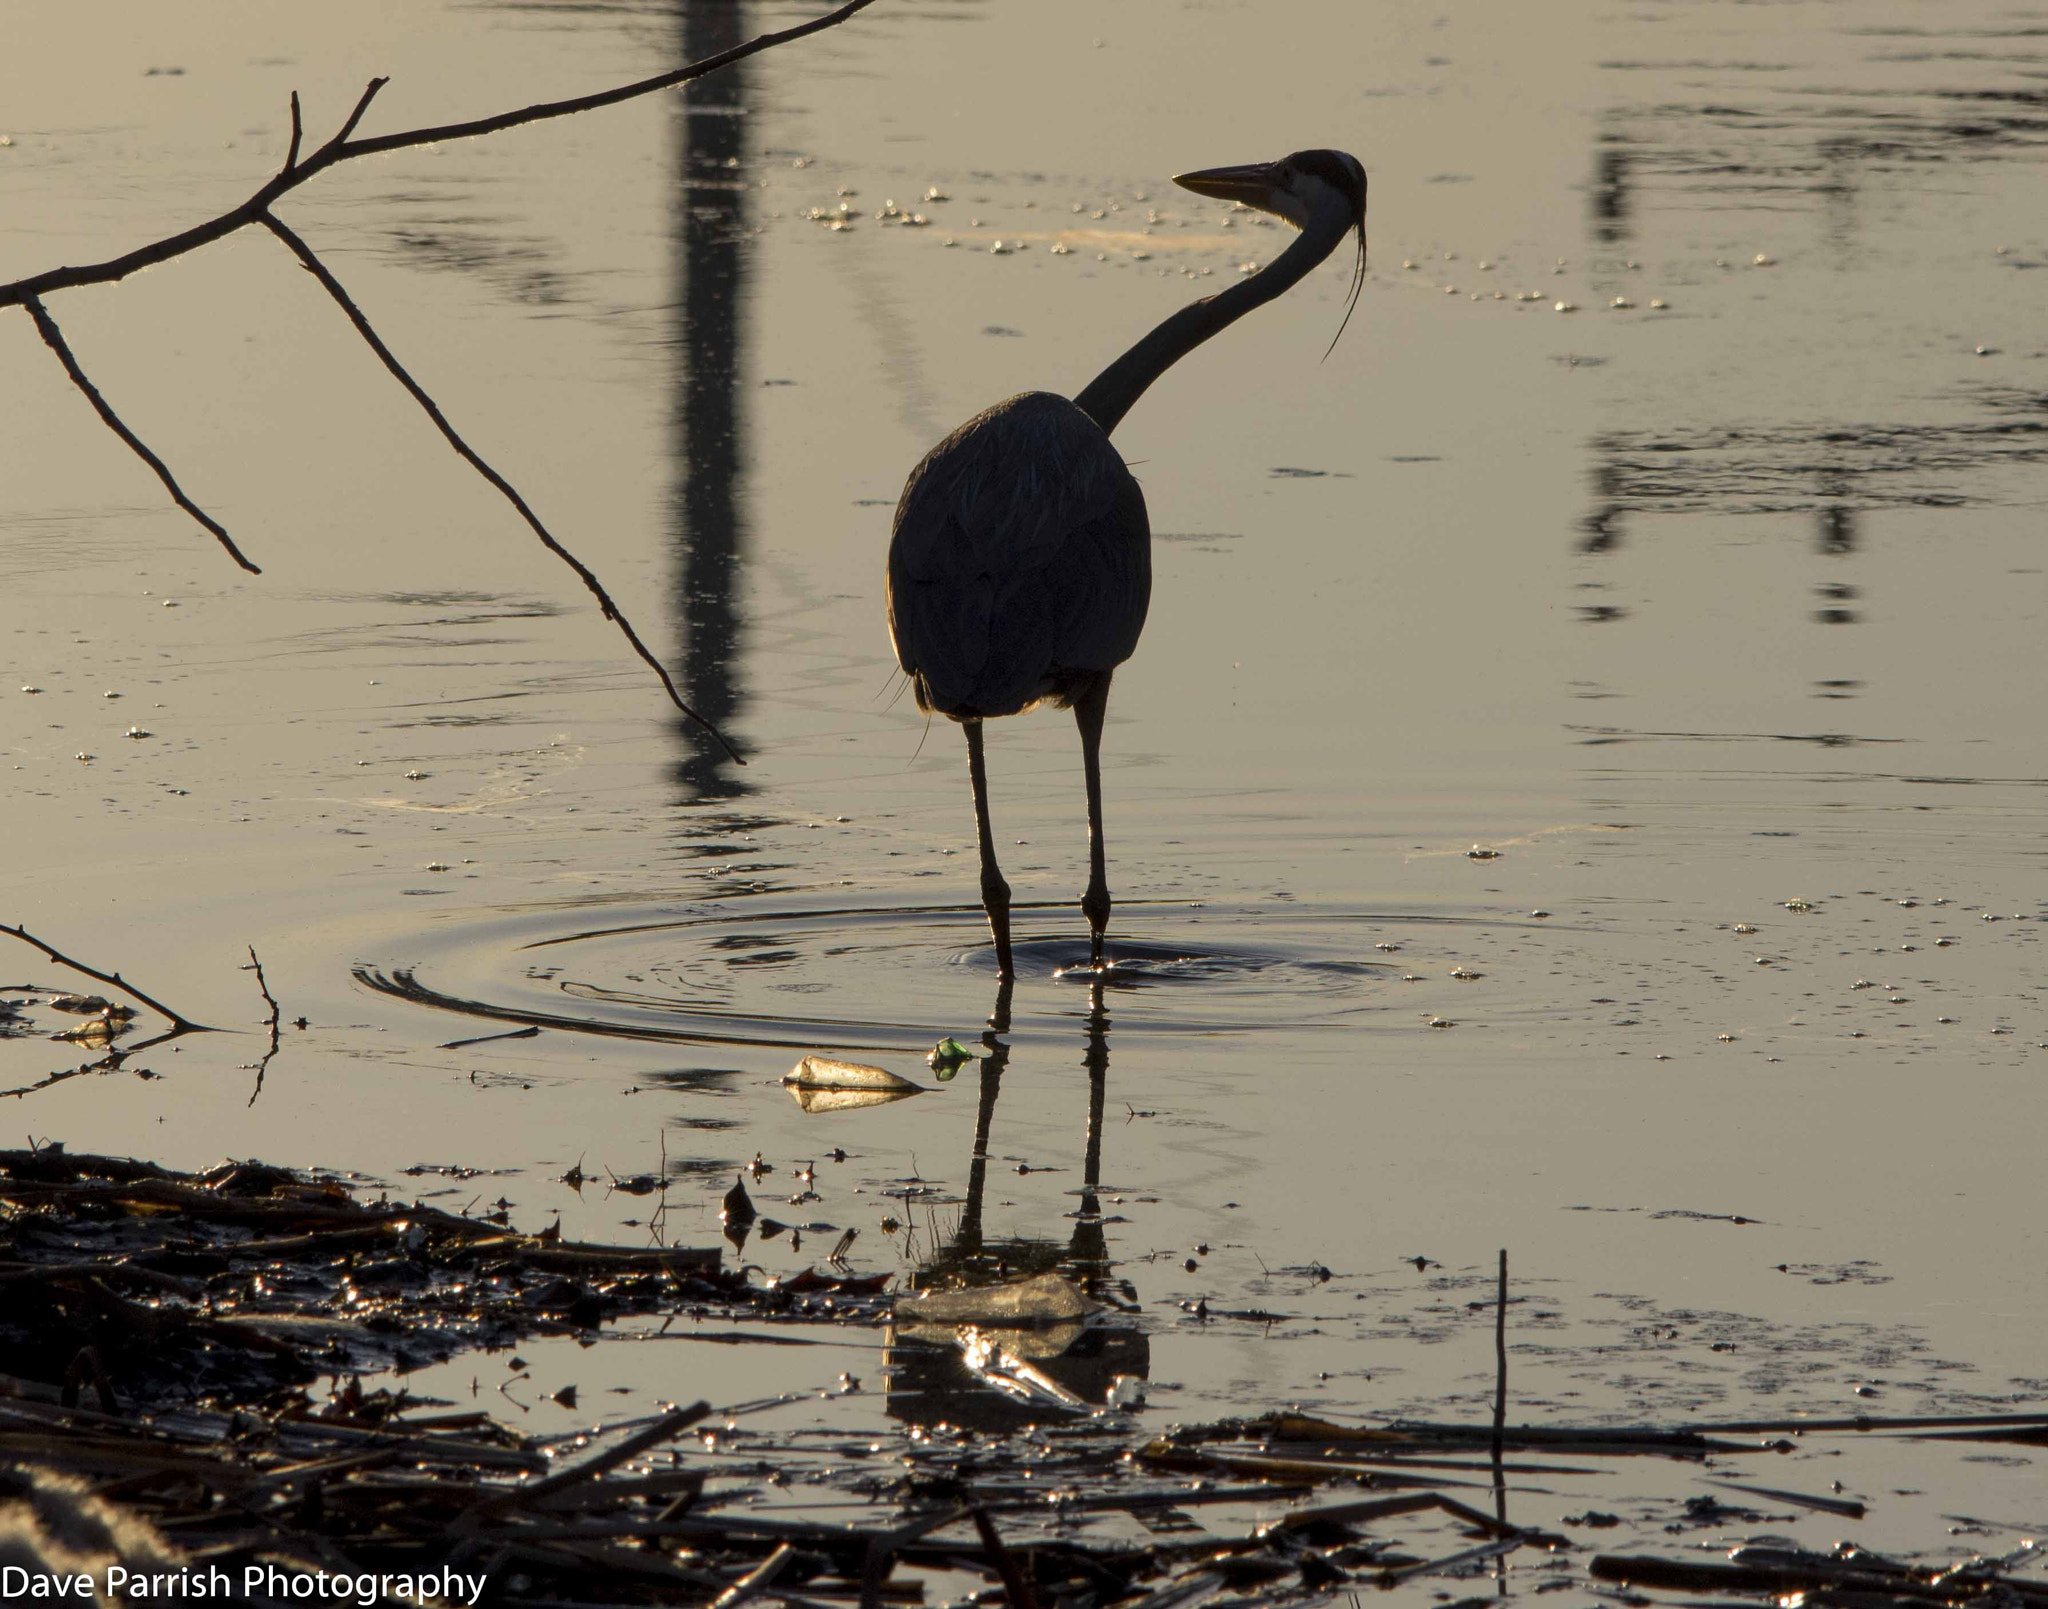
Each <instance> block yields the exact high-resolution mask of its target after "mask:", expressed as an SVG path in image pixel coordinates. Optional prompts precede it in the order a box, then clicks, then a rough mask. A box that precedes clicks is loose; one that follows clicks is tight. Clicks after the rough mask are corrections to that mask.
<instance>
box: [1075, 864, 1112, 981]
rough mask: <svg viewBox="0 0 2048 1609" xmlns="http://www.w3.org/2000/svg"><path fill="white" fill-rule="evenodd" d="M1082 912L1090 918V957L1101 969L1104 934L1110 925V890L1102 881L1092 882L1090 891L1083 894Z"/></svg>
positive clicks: (1089, 886) (1092, 962) (1098, 968)
mask: <svg viewBox="0 0 2048 1609" xmlns="http://www.w3.org/2000/svg"><path fill="white" fill-rule="evenodd" d="M1081 914H1082V915H1083V916H1085V917H1087V918H1088V958H1089V961H1090V963H1091V964H1092V965H1093V966H1094V967H1095V968H1096V970H1097V971H1100V970H1101V969H1102V967H1103V965H1104V962H1103V958H1102V935H1103V931H1104V929H1106V928H1107V927H1108V926H1109V890H1108V888H1106V887H1105V886H1104V885H1103V884H1101V883H1090V884H1089V885H1088V892H1087V893H1085V894H1083V895H1082V896H1081Z"/></svg>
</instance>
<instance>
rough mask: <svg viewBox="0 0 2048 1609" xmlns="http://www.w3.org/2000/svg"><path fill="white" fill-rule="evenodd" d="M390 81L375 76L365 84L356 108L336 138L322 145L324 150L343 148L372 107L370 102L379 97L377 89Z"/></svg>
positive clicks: (336, 133)
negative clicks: (364, 114)
mask: <svg viewBox="0 0 2048 1609" xmlns="http://www.w3.org/2000/svg"><path fill="white" fill-rule="evenodd" d="M390 82H391V80H390V79H388V78H373V79H371V80H370V81H369V83H368V84H366V85H364V86H363V93H362V95H361V96H360V97H359V98H358V99H357V101H356V106H355V110H354V111H352V112H350V113H349V114H348V118H347V120H346V121H345V122H344V123H343V124H342V125H341V127H340V128H339V129H337V130H336V131H335V134H334V138H333V139H331V140H329V141H328V142H327V143H326V144H325V145H323V146H321V147H320V149H321V151H322V152H327V151H339V150H340V149H341V148H342V146H343V144H345V143H346V142H347V140H348V137H349V136H350V135H351V134H353V133H355V131H356V125H357V124H358V123H360V122H361V121H362V120H363V113H365V112H367V111H368V110H369V109H370V102H372V101H373V100H375V99H376V98H377V91H378V90H380V89H382V88H383V87H384V86H385V85H386V84H388V83H390Z"/></svg>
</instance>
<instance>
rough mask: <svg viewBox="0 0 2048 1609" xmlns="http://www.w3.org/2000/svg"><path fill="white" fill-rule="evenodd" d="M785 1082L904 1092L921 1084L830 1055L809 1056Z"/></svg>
mask: <svg viewBox="0 0 2048 1609" xmlns="http://www.w3.org/2000/svg"><path fill="white" fill-rule="evenodd" d="M782 1081H783V1083H785V1084H797V1085H801V1086H803V1087H804V1088H807V1089H866V1090H890V1091H894V1092H896V1093H897V1094H903V1095H907V1094H909V1093H911V1092H912V1091H913V1090H915V1089H917V1088H918V1087H919V1086H918V1085H916V1084H913V1083H912V1082H911V1081H910V1080H909V1079H907V1078H898V1077H897V1076H896V1075H895V1074H894V1073H892V1072H890V1071H888V1070H887V1069H886V1068H882V1067H868V1066H865V1065H863V1064H862V1063H860V1062H857V1061H834V1060H832V1058H831V1057H829V1056H806V1057H805V1058H804V1059H803V1060H802V1061H800V1062H798V1063H797V1064H796V1066H794V1067H792V1068H791V1069H790V1070H789V1071H788V1072H786V1073H784V1074H783V1075H782Z"/></svg>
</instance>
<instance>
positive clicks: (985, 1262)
mask: <svg viewBox="0 0 2048 1609" xmlns="http://www.w3.org/2000/svg"><path fill="white" fill-rule="evenodd" d="M1011 987H1012V986H1011V983H1010V981H1009V980H1008V979H1004V980H1003V981H1002V982H1001V983H1000V984H999V985H998V986H997V991H996V1003H995V1009H994V1011H992V1012H991V1013H990V1014H989V1020H988V1029H987V1031H986V1032H985V1033H983V1034H982V1036H981V1040H982V1044H983V1045H984V1046H985V1047H986V1048H987V1050H988V1055H987V1056H985V1057H983V1058H982V1059H981V1060H980V1062H979V1064H978V1065H979V1068H980V1073H981V1100H980V1105H979V1108H978V1110H977V1111H976V1114H975V1123H974V1154H973V1157H972V1159H971V1160H970V1162H969V1164H968V1173H967V1199H966V1202H965V1203H964V1205H963V1206H962V1208H961V1212H960V1222H959V1226H958V1228H957V1229H956V1230H955V1231H954V1233H953V1237H952V1239H951V1240H950V1241H948V1242H945V1243H944V1244H942V1245H940V1246H938V1247H937V1248H936V1249H935V1251H934V1253H933V1255H932V1257H931V1259H930V1260H929V1261H928V1262H927V1263H926V1264H925V1265H924V1266H923V1267H922V1268H921V1269H920V1270H919V1271H918V1275H917V1282H918V1285H919V1288H920V1290H921V1291H923V1292H928V1293H936V1292H944V1291H959V1290H962V1289H965V1290H969V1291H978V1290H988V1291H993V1290H995V1289H996V1288H998V1287H1009V1288H1010V1293H1012V1294H1015V1295H1017V1296H1018V1297H1019V1298H1020V1299H1021V1302H1022V1305H1023V1306H1025V1307H1027V1308H1030V1307H1039V1308H1041V1309H1043V1310H1045V1316H1044V1317H1043V1318H1042V1319H1041V1320H1040V1321H1038V1322H1036V1323H1031V1324H1021V1323H1018V1324H1010V1323H1006V1324H1002V1325H994V1324H989V1323H985V1322H984V1323H970V1322H923V1323H918V1322H911V1321H908V1320H906V1319H904V1318H903V1317H901V1316H900V1315H899V1318H898V1320H897V1322H896V1323H894V1324H892V1325H891V1327H890V1330H889V1332H888V1335H887V1337H886V1340H885V1350H884V1359H883V1362H884V1374H885V1376H886V1378H887V1380H888V1411H889V1414H890V1415H891V1417H893V1418H896V1419H900V1420H903V1421H905V1422H907V1423H910V1424H916V1425H937V1424H948V1425H952V1426H954V1427H957V1428H960V1429H966V1430H984V1431H997V1432H1001V1431H1011V1430H1019V1429H1022V1428H1023V1427H1024V1426H1026V1425H1029V1424H1035V1423H1042V1422H1047V1421H1051V1420H1057V1419H1059V1418H1062V1417H1071V1416H1074V1415H1078V1414H1083V1413H1086V1412H1087V1411H1089V1410H1090V1409H1095V1408H1100V1407H1103V1406H1105V1405H1107V1404H1110V1403H1112V1402H1123V1401H1128V1400H1129V1399H1130V1398H1131V1397H1132V1396H1133V1395H1134V1392H1133V1389H1132V1388H1133V1386H1135V1383H1136V1382H1138V1381H1142V1380H1144V1379H1145V1378H1146V1376H1147V1375H1148V1373H1149V1372H1150V1368H1151V1361H1152V1347H1151V1342H1150V1340H1149V1338H1148V1337H1147V1336H1146V1335H1145V1334H1144V1333H1143V1332H1142V1331H1141V1330H1139V1329H1138V1328H1137V1326H1136V1325H1135V1324H1133V1323H1131V1322H1130V1321H1129V1320H1125V1319H1120V1318H1119V1316H1118V1314H1117V1311H1116V1307H1115V1305H1114V1303H1115V1302H1117V1301H1126V1300H1127V1298H1124V1297H1120V1296H1118V1295H1117V1293H1116V1292H1115V1290H1114V1289H1113V1280H1112V1270H1111V1266H1110V1261H1109V1249H1108V1240H1107V1237H1106V1236H1105V1234H1104V1232H1103V1223H1102V1108H1103V1098H1104V1092H1105V1090H1106V1088H1107V1085H1108V1082H1109V1026H1110V1023H1109V1013H1108V1011H1107V1010H1106V1009H1105V1008H1104V1006H1103V998H1102V984H1101V983H1100V982H1099V981H1098V982H1096V983H1094V984H1092V985H1091V986H1090V988H1089V991H1088V1015H1087V1019H1086V1023H1087V1039H1086V1049H1085V1051H1084V1053H1083V1055H1082V1058H1081V1064H1082V1066H1083V1067H1085V1068H1086V1069H1087V1071H1088V1128H1087V1138H1086V1144H1085V1147H1084V1150H1083V1155H1082V1169H1081V1190H1080V1201H1079V1206H1078V1209H1077V1210H1076V1211H1075V1213H1074V1229H1073V1233H1072V1234H1071V1235H1069V1236H1068V1237H1067V1239H1066V1240H1065V1241H1060V1240H1055V1239H1043V1240H1038V1239H1001V1240H990V1239H989V1238H988V1237H987V1236H986V1235H985V1233H984V1231H983V1228H982V1216H983V1202H984V1199H985V1196H986V1192H987V1188H988V1148H989V1131H990V1130H991V1129H992V1128H993V1127H994V1124H995V1113H996V1101H997V1099H998V1097H999V1096H1000V1095H1001V1093H1002V1086H1003V1075H1004V1073H1005V1072H1006V1071H1007V1070H1008V1066H1009V1060H1010V1047H1009V1046H1008V1045H1007V1044H1005V1043H1004V1042H1003V1038H1002V1036H1003V1035H1004V1034H1006V1033H1007V1032H1008V1031H1009V1027H1010V994H1011ZM1054 1276H1056V1277H1057V1278H1058V1279H1061V1280H1064V1281H1066V1282H1068V1285H1069V1286H1070V1287H1072V1288H1074V1289H1078V1291H1079V1293H1080V1294H1081V1295H1083V1296H1085V1297H1087V1298H1088V1299H1089V1300H1088V1302H1087V1303H1086V1304H1085V1305H1086V1306H1088V1307H1091V1308H1094V1309H1095V1310H1094V1311H1092V1312H1085V1313H1084V1312H1076V1311H1073V1310H1072V1308H1073V1307H1074V1306H1077V1305H1082V1304H1075V1303H1072V1302H1071V1300H1070V1301H1069V1302H1068V1303H1067V1304H1066V1310H1065V1311H1062V1310H1061V1308H1062V1303H1061V1301H1060V1300H1059V1297H1060V1295H1061V1294H1065V1295H1067V1296H1069V1297H1071V1294H1072V1292H1071V1290H1070V1291H1068V1292H1065V1293H1062V1291H1061V1287H1060V1286H1059V1285H1057V1284H1055V1283H1054V1278H1053V1277H1054ZM1034 1279H1035V1280H1037V1281H1038V1283H1037V1284H1035V1285H1034V1286H1032V1287H1030V1288H1029V1290H1030V1294H1029V1295H1026V1293H1025V1292H1024V1291H1021V1290H1018V1289H1017V1288H1016V1287H1017V1282H1019V1281H1022V1280H1034ZM1040 1297H1043V1298H1045V1299H1044V1300H1036V1298H1040ZM1098 1304H1101V1305H1098ZM1120 1381H1121V1382H1128V1384H1120Z"/></svg>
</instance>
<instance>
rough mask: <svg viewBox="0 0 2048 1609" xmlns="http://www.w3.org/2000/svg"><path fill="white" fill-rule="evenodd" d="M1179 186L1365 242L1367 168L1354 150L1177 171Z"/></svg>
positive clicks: (1298, 225)
mask: <svg viewBox="0 0 2048 1609" xmlns="http://www.w3.org/2000/svg"><path fill="white" fill-rule="evenodd" d="M1173 182H1174V183H1175V184H1177V185H1179V186H1180V187H1181V188H1182V189H1183V190H1192V191H1194V193H1195V194H1196V195H1198V196H1213V197H1214V198H1215V199H1216V200H1218V201H1241V202H1243V203H1244V204H1245V205H1246V206H1247V207H1254V208H1256V209H1257V210H1259V211H1260V212H1270V213H1271V214H1273V216H1274V217H1276V218H1285V219H1286V220H1287V221H1288V222H1289V223H1291V224H1293V225H1294V227H1295V228H1297V229H1307V228H1309V227H1310V226H1312V225H1323V226H1325V227H1328V226H1331V225H1341V227H1343V228H1346V229H1356V230H1357V231H1358V236H1359V239H1360V240H1363V239H1364V238H1365V169H1364V167H1363V166H1362V165H1361V164H1360V163H1359V160H1358V158H1357V157H1355V156H1353V155H1351V153H1350V152H1348V151H1296V152H1295V153H1294V154H1293V155H1292V156H1283V157H1282V158H1280V160H1279V161H1277V162H1247V163H1244V164H1243V165H1241V166H1239V167H1234V168H1204V169H1203V170H1202V171H1201V172H1200V173H1177V174H1175V175H1174V179H1173Z"/></svg>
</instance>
